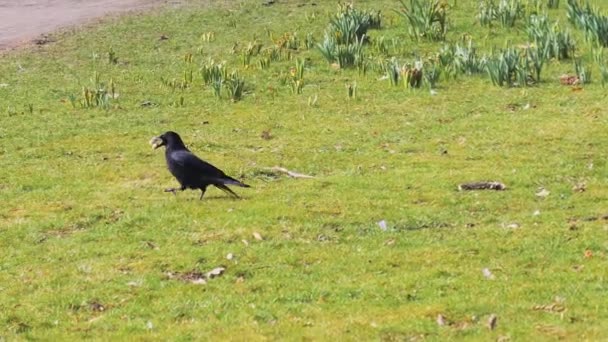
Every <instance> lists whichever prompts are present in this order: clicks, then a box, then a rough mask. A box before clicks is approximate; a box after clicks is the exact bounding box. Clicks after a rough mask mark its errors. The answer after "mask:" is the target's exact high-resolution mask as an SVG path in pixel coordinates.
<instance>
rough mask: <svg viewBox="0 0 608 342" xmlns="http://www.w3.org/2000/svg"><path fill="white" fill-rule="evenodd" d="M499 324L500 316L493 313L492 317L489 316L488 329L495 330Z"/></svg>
mask: <svg viewBox="0 0 608 342" xmlns="http://www.w3.org/2000/svg"><path fill="white" fill-rule="evenodd" d="M497 324H498V316H496V315H495V314H491V315H490V318H488V329H490V330H494V329H496V325H497Z"/></svg>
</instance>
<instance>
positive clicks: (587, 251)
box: [585, 249, 593, 259]
mask: <svg viewBox="0 0 608 342" xmlns="http://www.w3.org/2000/svg"><path fill="white" fill-rule="evenodd" d="M592 257H593V252H592V251H591V250H589V249H587V250H585V258H587V259H589V258H592Z"/></svg>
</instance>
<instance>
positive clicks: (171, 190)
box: [165, 185, 186, 195]
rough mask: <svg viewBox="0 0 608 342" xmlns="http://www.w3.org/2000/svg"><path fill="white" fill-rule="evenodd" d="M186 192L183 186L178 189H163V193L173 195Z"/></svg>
mask: <svg viewBox="0 0 608 342" xmlns="http://www.w3.org/2000/svg"><path fill="white" fill-rule="evenodd" d="M184 190H186V187H185V186H183V185H182V186H181V187H179V188H169V189H165V192H172V193H173V194H174V195H177V191H184Z"/></svg>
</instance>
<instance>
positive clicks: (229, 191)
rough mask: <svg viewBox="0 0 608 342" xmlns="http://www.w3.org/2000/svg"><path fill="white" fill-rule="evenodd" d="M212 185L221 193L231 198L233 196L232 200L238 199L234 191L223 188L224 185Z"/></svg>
mask: <svg viewBox="0 0 608 342" xmlns="http://www.w3.org/2000/svg"><path fill="white" fill-rule="evenodd" d="M213 185H215V187H216V188H218V189H220V190H222V191H223V192H225V193H227V194H229V195H231V196H234V198H240V197H239V195H237V194H236V193H235V192H234V191H232V190H230V188H229V187H227V186H225V185H224V184H213Z"/></svg>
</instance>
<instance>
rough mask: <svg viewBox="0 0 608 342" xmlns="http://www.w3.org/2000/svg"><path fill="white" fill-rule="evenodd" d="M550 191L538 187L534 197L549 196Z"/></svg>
mask: <svg viewBox="0 0 608 342" xmlns="http://www.w3.org/2000/svg"><path fill="white" fill-rule="evenodd" d="M550 193H551V192H550V191H549V190H547V189H545V188H543V187H540V188H538V191H537V192H536V194H535V195H536V197H542V198H545V197H547V196H549V194H550Z"/></svg>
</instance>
